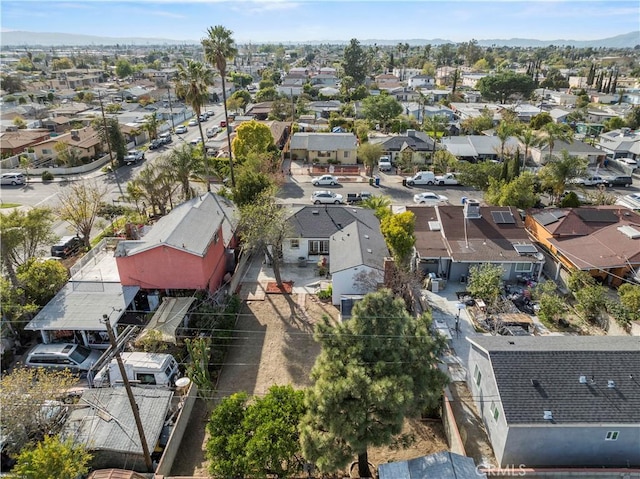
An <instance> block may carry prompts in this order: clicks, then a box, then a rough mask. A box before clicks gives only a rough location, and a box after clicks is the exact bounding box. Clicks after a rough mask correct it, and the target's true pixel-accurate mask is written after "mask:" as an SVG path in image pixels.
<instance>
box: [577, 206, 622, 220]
mask: <svg viewBox="0 0 640 479" xmlns="http://www.w3.org/2000/svg"><path fill="white" fill-rule="evenodd" d="M577 213H578V216H579V217H580V218H581V219H582V221H585V222H587V223H590V222H594V223H617V222H618V217H617V216H616V215H615V213H614V212H613V211H611V210H595V209H588V208H587V209H582V208H579V209H578V211H577Z"/></svg>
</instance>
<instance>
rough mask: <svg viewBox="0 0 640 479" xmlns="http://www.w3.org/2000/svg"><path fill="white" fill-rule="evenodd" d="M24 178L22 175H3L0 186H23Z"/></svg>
mask: <svg viewBox="0 0 640 479" xmlns="http://www.w3.org/2000/svg"><path fill="white" fill-rule="evenodd" d="M24 183H25V177H24V175H23V174H22V173H3V174H2V177H1V178H0V184H3V185H11V186H17V185H24Z"/></svg>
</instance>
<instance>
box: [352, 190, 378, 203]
mask: <svg viewBox="0 0 640 479" xmlns="http://www.w3.org/2000/svg"><path fill="white" fill-rule="evenodd" d="M372 196H373V195H372V194H371V193H370V192H368V191H361V192H360V193H347V199H346V200H347V204H348V205H352V204H356V203H362V202H363V201H364V200H366V199H368V198H371V197H372Z"/></svg>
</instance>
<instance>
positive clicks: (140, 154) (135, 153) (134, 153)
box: [123, 150, 144, 165]
mask: <svg viewBox="0 0 640 479" xmlns="http://www.w3.org/2000/svg"><path fill="white" fill-rule="evenodd" d="M142 160H144V151H141V150H129V151H128V152H127V155H126V156H125V157H124V160H123V161H124V164H125V165H134V164H136V163H137V162H139V161H142Z"/></svg>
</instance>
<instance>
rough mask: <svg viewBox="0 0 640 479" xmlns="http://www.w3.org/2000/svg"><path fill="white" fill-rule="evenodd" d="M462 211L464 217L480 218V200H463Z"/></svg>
mask: <svg viewBox="0 0 640 479" xmlns="http://www.w3.org/2000/svg"><path fill="white" fill-rule="evenodd" d="M463 211H464V217H465V218H466V219H478V218H482V216H481V215H480V202H479V201H478V200H467V201H465V203H464V207H463Z"/></svg>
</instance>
